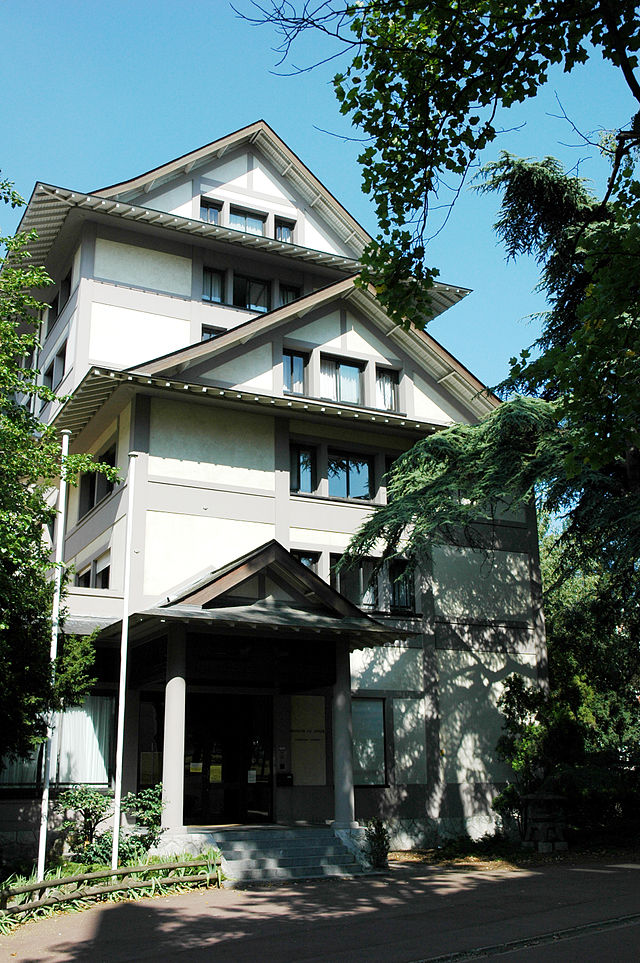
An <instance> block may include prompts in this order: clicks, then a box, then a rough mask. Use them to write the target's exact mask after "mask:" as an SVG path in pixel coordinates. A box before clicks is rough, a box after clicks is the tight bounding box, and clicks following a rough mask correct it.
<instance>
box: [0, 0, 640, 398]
mask: <svg viewBox="0 0 640 963" xmlns="http://www.w3.org/2000/svg"><path fill="white" fill-rule="evenodd" d="M236 5H237V6H239V7H241V8H243V9H249V0H236ZM0 37H1V38H2V39H1V40H0V85H1V90H2V98H1V101H0V131H2V134H1V135H0V168H1V169H2V172H3V176H6V177H9V178H11V179H12V180H14V181H15V183H16V186H17V188H18V190H19V191H20V192H21V193H22V194H23V196H25V197H28V196H29V194H30V193H31V190H32V188H33V185H34V183H35V181H36V180H41V181H45V182H48V183H52V184H55V185H59V186H64V187H69V188H73V189H77V190H86V191H90V190H95V189H97V188H100V187H104V186H106V185H107V184H112V183H115V182H118V181H121V180H124V179H126V178H129V177H132V176H134V175H136V174H138V173H141V172H142V171H145V170H148V169H149V168H152V167H155V166H157V165H158V164H161V163H163V162H164V161H167V160H169V159H171V158H173V157H177V156H179V155H181V154H184V153H186V152H187V151H189V150H193V149H195V148H197V147H200V146H202V145H203V144H206V143H208V142H210V141H212V140H215V139H216V138H217V137H220V136H222V135H224V134H225V133H228V132H229V131H232V130H235V129H237V128H239V127H242V126H244V125H245V124H248V123H251V122H252V121H254V120H256V119H258V118H259V117H263V118H264V119H265V120H266V121H267V122H268V123H269V124H271V126H272V127H273V128H274V129H275V130H276V131H277V132H278V134H279V135H280V136H281V137H282V138H283V139H284V140H285V141H286V143H287V144H288V145H289V146H290V147H291V148H292V149H293V150H294V151H295V152H296V153H297V154H298V155H299V156H300V157H301V159H302V160H303V161H304V162H305V163H306V164H307V165H308V166H309V167H310V168H311V169H312V170H313V171H314V173H315V174H316V175H317V176H318V177H319V178H320V179H321V180H322V181H323V182H324V183H325V184H326V186H327V187H328V188H329V189H330V190H331V191H332V192H333V193H334V194H335V195H336V196H337V197H338V198H339V200H340V201H341V202H342V203H343V204H344V205H345V207H347V208H348V209H349V210H350V211H351V213H352V214H353V215H354V216H355V217H356V218H357V219H358V220H359V221H360V222H361V223H362V224H363V225H364V227H366V228H367V230H369V231H370V232H372V233H374V232H375V221H374V218H373V213H372V208H371V205H370V203H369V201H368V199H367V197H366V196H364V195H363V194H362V193H361V190H360V172H359V169H358V166H357V163H356V157H357V154H358V144H357V143H355V142H353V141H351V140H349V139H347V138H349V137H352V136H353V135H354V134H356V135H357V132H354V131H353V130H352V129H351V127H350V126H349V123H348V121H347V120H346V119H345V118H343V117H341V116H340V114H339V113H338V108H337V102H336V100H335V98H334V95H333V90H332V87H331V82H330V81H331V77H332V76H333V74H334V73H335V72H336V70H337V69H339V62H334V64H329V65H327V66H323V67H320V68H318V69H316V70H314V71H311V72H309V73H304V74H301V75H298V76H280V75H278V74H277V73H274V67H275V63H276V60H277V54H275V53H274V51H273V49H272V48H273V47H274V46H275V45H276V44H277V38H276V37H275V35H274V33H273V32H272V31H271V30H270V28H268V27H259V28H258V27H253V26H251V25H250V24H248V23H246V22H244V21H242V20H240V19H238V17H237V16H236V14H235V13H234V12H233V10H232V9H231V7H230V6H229V5H228V3H227V2H226V0H208V2H202V0H192V2H191V3H189V4H187V3H177V2H170V0H154V2H153V3H151V2H147V0H145V2H141V0H111V2H110V3H108V4H105V3H103V2H100V3H98V2H96V0H56V2H55V3H51V2H50V0H48V2H47V3H45V2H41V0H2V2H1V3H0ZM325 54H326V49H325V48H323V47H322V46H320V42H319V39H318V38H315V37H314V38H313V39H311V38H309V39H308V40H307V42H306V43H305V47H304V49H300V50H299V52H298V53H297V55H296V59H298V60H299V61H300V62H301V63H309V62H311V61H312V60H314V59H321V58H322V57H323V56H324V55H325ZM280 69H282V68H280ZM556 96H558V97H559V98H560V100H561V102H562V105H563V107H564V109H565V111H566V113H567V114H568V115H569V116H570V117H571V119H572V120H573V122H574V123H575V124H576V126H578V127H579V128H580V129H581V130H583V131H590V130H594V129H596V128H599V127H605V128H613V127H617V126H620V125H623V124H625V123H627V122H628V119H629V118H630V116H631V115H632V114H633V113H634V110H635V107H634V102H633V100H632V98H631V97H630V95H629V94H628V93H627V90H626V87H625V85H624V83H623V82H622V80H621V78H620V77H619V76H618V74H617V72H616V71H615V70H614V69H613V68H612V67H609V66H607V65H606V64H603V63H602V62H601V61H600V59H599V57H598V55H597V54H596V55H595V56H594V57H593V58H592V59H591V61H590V62H589V64H588V65H587V66H586V67H585V68H581V69H580V70H579V71H576V72H574V73H573V74H571V75H569V76H565V75H563V74H562V73H561V72H560V71H556V72H555V73H554V74H553V76H552V78H551V81H550V83H549V84H548V86H547V87H546V88H544V89H543V90H541V91H540V92H539V94H538V96H537V97H536V99H535V101H532V102H529V103H527V104H526V105H523V106H519V107H516V108H514V109H513V110H512V111H510V112H509V115H508V117H507V118H505V119H504V125H505V126H508V127H510V128H515V127H519V126H520V125H521V124H524V127H523V128H522V129H521V130H513V131H511V132H510V133H508V134H505V135H503V136H502V137H501V139H500V140H499V141H498V142H497V143H496V145H495V146H494V147H492V148H491V149H490V150H489V151H488V152H487V154H486V155H485V157H484V160H490V159H491V158H492V157H494V156H496V154H497V152H498V150H499V149H507V150H510V151H512V152H514V153H517V154H520V155H523V156H540V155H546V154H554V155H556V156H559V157H560V158H561V159H563V161H564V162H565V163H567V164H568V165H570V166H573V165H575V164H576V163H578V162H579V163H580V168H579V169H580V173H581V174H582V175H583V176H585V177H589V178H591V179H592V180H594V182H595V186H596V187H600V186H601V184H602V183H603V179H604V178H606V172H607V169H606V166H605V165H604V163H603V162H602V161H601V160H600V159H599V158H598V157H597V153H596V152H595V151H594V150H592V149H589V148H586V147H584V146H580V147H579V148H575V147H570V146H565V145H567V144H576V143H577V142H578V138H577V137H576V135H575V134H574V133H573V132H572V131H571V129H570V128H569V126H568V124H567V123H566V121H562V120H559V119H557V118H554V117H553V116H551V115H553V114H558V113H559V108H558V104H557V101H556ZM636 106H637V105H636ZM326 131H329V132H330V133H326ZM496 210H497V198H494V197H480V196H477V195H475V194H473V193H472V192H470V191H465V193H464V194H463V196H462V197H461V198H460V199H459V201H458V203H457V205H456V208H455V210H454V213H453V215H452V217H451V218H450V220H449V222H448V224H447V225H446V227H445V229H444V230H443V231H442V232H441V233H440V234H439V236H438V237H437V238H436V239H435V240H434V241H433V242H432V244H431V246H430V253H429V261H430V263H432V264H434V265H436V266H437V267H439V268H440V272H441V279H442V280H444V281H449V282H451V283H453V284H460V285H463V286H465V287H469V288H472V289H473V294H471V295H470V296H469V297H468V298H466V299H465V301H464V302H463V303H462V304H460V305H458V306H456V307H455V308H453V309H451V310H450V311H448V312H446V314H445V315H444V316H443V317H441V318H440V319H438V320H437V321H436V322H434V323H433V325H432V326H431V327H430V329H429V330H430V331H431V333H432V334H433V335H434V336H435V337H436V338H438V339H439V340H440V341H441V342H442V343H443V344H444V345H445V346H446V347H447V348H449V350H451V351H452V352H453V353H454V354H455V355H456V356H457V357H459V358H460V360H461V361H462V362H463V363H464V364H466V365H467V366H468V367H469V368H471V370H472V371H473V372H474V373H475V374H476V375H477V376H478V377H480V378H481V379H482V380H484V381H485V382H486V383H488V384H495V383H496V382H498V381H499V380H500V379H501V378H502V377H503V376H504V375H505V374H506V371H507V364H508V359H509V357H510V356H511V355H513V354H515V353H517V352H518V351H519V349H520V348H521V347H523V346H525V345H526V344H528V343H529V342H530V341H532V340H533V338H534V337H535V334H536V331H537V330H538V327H537V324H536V323H535V322H530V321H528V320H527V318H528V317H529V316H530V315H531V314H532V313H534V312H536V311H539V310H542V309H543V307H544V301H543V299H542V298H541V296H540V295H537V296H536V295H534V294H533V293H532V292H533V288H534V286H535V284H536V281H537V270H536V266H535V264H532V263H530V262H529V263H528V262H526V261H521V262H518V263H517V264H506V263H505V260H504V253H503V251H502V250H501V249H500V247H498V245H497V242H496V238H495V235H494V234H493V231H492V224H493V222H494V220H495V218H496ZM18 219H19V214H17V213H13V212H11V211H9V209H8V208H6V209H0V232H1V233H6V234H8V233H11V232H12V231H13V230H15V228H16V226H17V223H18Z"/></svg>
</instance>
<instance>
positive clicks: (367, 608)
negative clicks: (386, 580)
mask: <svg viewBox="0 0 640 963" xmlns="http://www.w3.org/2000/svg"><path fill="white" fill-rule="evenodd" d="M341 558H342V556H341V555H336V554H335V553H333V552H331V553H330V555H329V584H330V585H331V588H333V589H335V591H336V592H339V593H340V595H344V597H345V598H346V599H347V600H348V601H349V602H351V603H352V604H353V605H357V606H358V608H359V609H362V611H363V612H379V611H380V594H379V591H378V576H377V574H376V573H375V565H376V560H375V559H374V558H370V557H368V556H367V557H366V558H363V559H361V560H360V562H359V563H358V567H357V568H356V567H354V568H352V569H350V570H347V571H346V572H345V571H342V572H338V571H336V566H337V564H338V562H339V561H340V559H341ZM367 569H368V570H369V571H368V573H367ZM350 574H351V575H355V576H357V580H358V599H359V601H355V600H354V599H353V598H351V597H350V596H349V595H347V594H346V590H347V588H348V586H346V585H345V578H346V577H348V575H350ZM368 592H372V593H373V597H372V599H371V601H370V602H367V601H365V596H366V595H367V593H368Z"/></svg>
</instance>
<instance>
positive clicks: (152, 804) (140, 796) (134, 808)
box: [122, 782, 164, 849]
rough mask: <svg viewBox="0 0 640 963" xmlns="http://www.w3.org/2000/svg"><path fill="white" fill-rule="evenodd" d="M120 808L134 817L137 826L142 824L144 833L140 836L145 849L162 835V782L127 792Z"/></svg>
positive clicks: (153, 844)
mask: <svg viewBox="0 0 640 963" xmlns="http://www.w3.org/2000/svg"><path fill="white" fill-rule="evenodd" d="M122 808H123V809H124V810H126V812H128V813H129V814H130V815H131V816H135V817H136V822H137V824H138V825H139V826H144V827H145V829H146V833H145V834H144V836H143V837H142V839H143V840H144V844H145V846H146V848H147V849H151V847H152V846H155V844H156V843H157V842H158V840H159V839H160V836H161V835H162V832H163V830H162V828H161V823H162V810H163V809H164V805H163V803H162V783H161V782H159V783H158V784H157V785H156V786H151V787H150V788H149V789H142V790H141V791H140V792H139V793H132V792H130V793H127V795H126V796H125V797H124V799H123V801H122Z"/></svg>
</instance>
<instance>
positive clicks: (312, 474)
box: [289, 445, 316, 495]
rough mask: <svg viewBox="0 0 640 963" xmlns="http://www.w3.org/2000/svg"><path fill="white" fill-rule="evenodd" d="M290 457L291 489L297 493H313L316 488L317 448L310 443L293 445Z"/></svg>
mask: <svg viewBox="0 0 640 963" xmlns="http://www.w3.org/2000/svg"><path fill="white" fill-rule="evenodd" d="M289 458H290V471H289V489H290V490H291V491H292V492H295V493H296V494H299V493H303V494H306V495H309V494H311V492H313V491H315V488H316V453H315V450H314V449H313V448H311V447H309V446H308V445H291V448H290V450H289Z"/></svg>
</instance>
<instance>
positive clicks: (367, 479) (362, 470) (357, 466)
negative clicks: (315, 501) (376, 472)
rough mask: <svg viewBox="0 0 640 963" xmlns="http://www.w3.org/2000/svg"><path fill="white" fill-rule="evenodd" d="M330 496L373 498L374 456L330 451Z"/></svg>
mask: <svg viewBox="0 0 640 963" xmlns="http://www.w3.org/2000/svg"><path fill="white" fill-rule="evenodd" d="M329 496H330V497H331V498H365V499H368V498H373V458H371V457H369V456H366V455H351V454H346V453H343V452H335V451H329Z"/></svg>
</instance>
